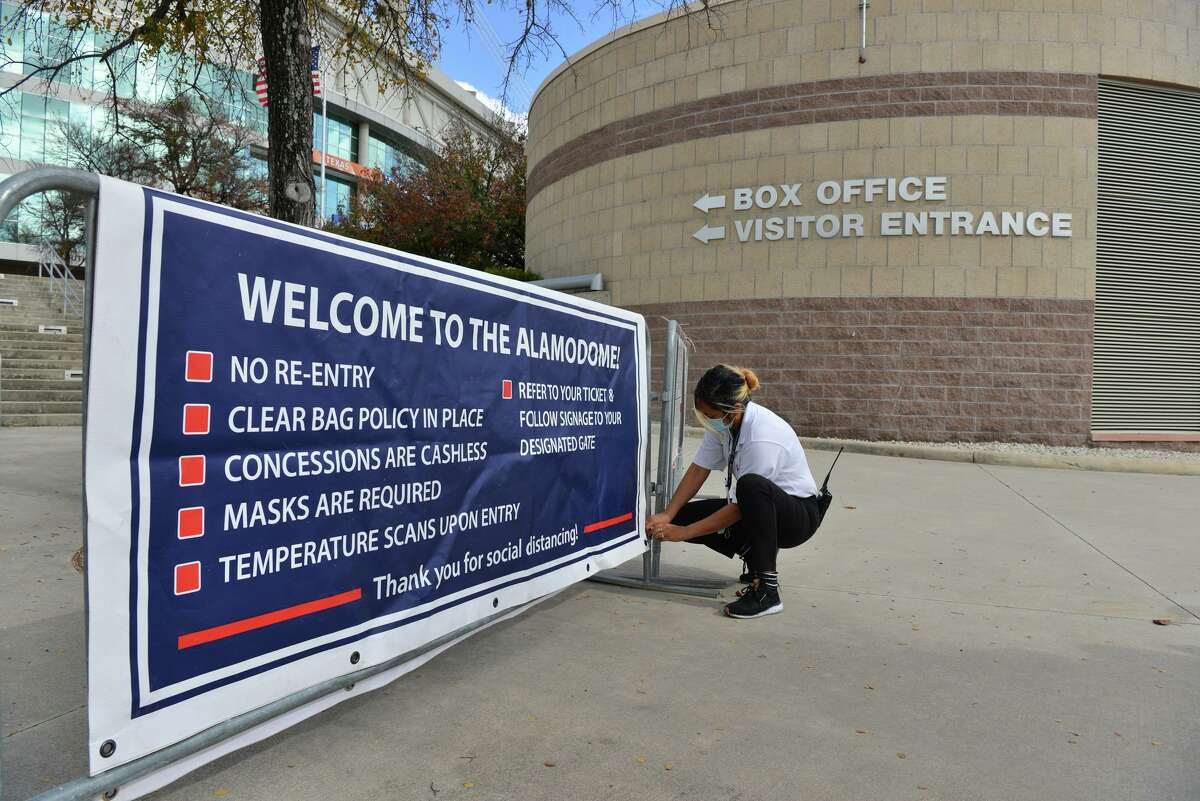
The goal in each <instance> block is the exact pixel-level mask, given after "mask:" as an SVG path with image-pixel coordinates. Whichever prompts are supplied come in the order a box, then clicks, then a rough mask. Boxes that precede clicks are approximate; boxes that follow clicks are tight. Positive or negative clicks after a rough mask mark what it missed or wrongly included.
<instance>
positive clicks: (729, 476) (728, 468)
mask: <svg viewBox="0 0 1200 801" xmlns="http://www.w3.org/2000/svg"><path fill="white" fill-rule="evenodd" d="M742 422H743V423H745V422H746V419H745V416H743V417H742ZM741 434H742V428H741V426H738V428H737V429H736V430H734V431H731V432H730V433H729V436H730V437H731V438H732V442H730V443H729V462H728V464H726V465H725V500H726V501H728V500H729V488H730V487H732V486H733V458H734V457H735V456H737V447H738V437H740V436H741Z"/></svg>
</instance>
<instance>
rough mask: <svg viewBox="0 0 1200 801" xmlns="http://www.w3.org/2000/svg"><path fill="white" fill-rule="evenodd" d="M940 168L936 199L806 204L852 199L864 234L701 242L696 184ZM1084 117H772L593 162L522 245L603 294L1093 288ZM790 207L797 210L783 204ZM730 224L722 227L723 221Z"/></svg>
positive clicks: (1050, 293) (645, 299)
mask: <svg viewBox="0 0 1200 801" xmlns="http://www.w3.org/2000/svg"><path fill="white" fill-rule="evenodd" d="M870 175H877V176H903V175H922V176H924V175H944V176H946V177H947V179H948V188H949V191H948V193H947V201H946V202H945V203H940V202H939V203H932V204H923V203H906V204H884V203H880V202H879V201H875V202H874V203H872V204H870V205H869V206H863V205H862V204H861V203H855V204H847V205H845V206H828V207H826V206H814V205H806V206H805V208H804V210H803V212H802V213H805V214H813V213H824V212H827V211H832V212H839V211H841V210H847V211H849V210H854V209H859V210H861V211H862V213H863V214H864V216H865V217H866V229H865V233H866V236H864V237H862V238H845V239H843V238H837V239H818V238H811V239H806V240H791V241H778V242H765V241H764V242H747V243H735V242H728V241H727V242H726V243H721V244H718V243H715V242H714V243H711V244H708V245H705V244H703V243H701V242H699V241H697V240H696V239H693V238H692V233H693V232H694V231H696V230H697V229H698V228H699V227H700V226H701V225H702V224H703V223H704V221H705V219H706V217H707V219H708V220H709V221H711V222H713V223H716V224H720V223H725V224H727V225H730V220H732V219H734V218H744V217H745V216H747V215H748V214H749V212H730V211H729V210H728V209H726V210H717V211H713V212H710V213H709V214H708V215H704V214H702V213H700V212H699V211H697V210H696V209H695V208H693V207H692V203H693V202H694V201H695V200H696V199H697V198H698V197H699V196H700V195H701V194H703V193H704V191H705V190H706V189H713V190H717V191H720V190H726V189H729V188H732V187H735V186H753V185H757V184H761V183H770V182H772V181H774V182H782V181H784V180H785V179H786V180H787V181H789V182H804V183H805V184H806V185H807V186H806V187H805V189H804V190H803V191H804V193H805V194H806V195H807V196H808V197H811V196H812V190H813V189H815V184H816V183H817V182H819V181H823V180H828V179H837V178H842V177H863V176H870ZM1095 187H1096V121H1095V120H1090V119H1067V118H1044V119H1043V118H1027V117H992V116H987V117H982V116H957V117H925V118H911V119H905V118H901V119H891V120H886V119H884V120H859V121H850V122H835V123H823V124H814V125H804V126H797V127H791V128H777V129H773V130H769V131H756V132H750V133H744V134H731V135H726V136H721V137H718V138H715V139H709V140H700V141H692V142H683V143H680V144H675V145H671V146H668V147H662V148H657V149H654V150H650V151H647V152H644V153H639V154H636V155H632V156H624V157H621V158H618V159H615V160H612V161H607V162H603V163H601V164H599V165H597V166H594V167H588V168H586V169H584V170H581V171H579V172H576V173H574V174H572V175H570V176H568V177H567V178H565V179H564V180H561V181H558V182H556V183H554V184H551V185H550V186H548V187H547V188H546V189H545V190H543V191H541V192H539V193H538V194H537V195H535V196H534V197H533V198H532V199H531V201H530V205H529V212H528V233H527V242H526V253H527V258H528V261H529V264H530V268H531V269H533V270H536V271H538V272H541V273H543V274H546V275H571V274H578V273H588V272H602V273H603V274H604V276H605V279H606V280H607V281H608V283H609V288H610V289H611V291H612V297H613V302H614V303H616V304H617V305H622V306H628V305H641V304H646V303H660V302H664V303H665V302H671V301H676V300H720V299H726V298H778V297H808V296H818V297H837V296H861V295H876V296H925V297H928V296H955V297H962V296H967V297H1048V298H1074V299H1086V298H1091V297H1093V294H1094V280H1095V279H1094V274H1095V271H1094V265H1095V241H1096V239H1095V207H1096V196H1095V195H1096V188H1095ZM926 207H927V208H938V209H950V208H953V209H962V210H968V211H976V212H978V211H983V210H994V211H1001V210H1027V211H1032V210H1038V209H1049V210H1056V211H1070V212H1072V213H1073V215H1074V226H1073V228H1074V236H1073V237H1071V238H1069V239H1067V238H1050V237H1044V238H1034V237H1030V236H1023V237H1015V236H1007V237H992V236H970V237H967V236H958V237H951V236H933V235H928V236H919V237H918V236H896V237H880V236H878V235H876V234H877V231H876V223H877V220H878V214H879V213H880V212H882V211H887V210H917V209H920V208H926ZM793 211H795V210H793ZM731 233H732V231H731Z"/></svg>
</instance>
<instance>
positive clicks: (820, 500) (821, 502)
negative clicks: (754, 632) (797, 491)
mask: <svg viewBox="0 0 1200 801" xmlns="http://www.w3.org/2000/svg"><path fill="white" fill-rule="evenodd" d="M844 450H846V449H845V448H838V452H837V456H835V457H833V464H831V465H829V472H828V473H826V474H825V480H824V481H822V482H821V491H820V492H818V493H817V509H818V510H819V511H820V516H819V517H818V518H817V525H818V526H819V525H821V521H822V520H824V519H825V511H826V510H827V509H828V508H829V504H831V503H833V493H832V492H830V491H829V477H830V476H832V475H833V468H834V467H836V466H837V462H838V459H840V458H842V451H844Z"/></svg>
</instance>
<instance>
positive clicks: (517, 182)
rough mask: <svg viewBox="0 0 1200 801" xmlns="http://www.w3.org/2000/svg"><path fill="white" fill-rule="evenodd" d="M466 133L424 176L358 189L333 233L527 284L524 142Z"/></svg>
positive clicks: (456, 133) (457, 129)
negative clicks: (496, 274) (522, 281)
mask: <svg viewBox="0 0 1200 801" xmlns="http://www.w3.org/2000/svg"><path fill="white" fill-rule="evenodd" d="M510 135H511V136H510V137H505V138H502V139H501V140H499V141H497V140H493V139H491V138H487V137H483V136H479V135H477V134H474V133H472V132H471V130H470V129H469V128H467V127H466V126H465V125H461V124H460V125H455V126H453V127H451V128H450V129H449V130H448V131H447V132H446V133H445V135H444V140H445V146H444V147H443V148H442V151H441V152H440V153H439V154H437V155H435V156H432V157H430V158H429V163H428V165H427V166H426V168H425V169H416V170H411V171H409V172H401V171H400V170H399V169H396V170H393V171H392V174H391V175H387V176H383V175H380V176H378V178H377V179H376V180H374V181H364V182H362V183H361V184H360V185H359V192H358V196H357V197H355V198H353V199H351V202H350V207H349V208H347V209H344V210H341V213H340V214H339V218H338V221H337V223H336V224H334V225H333V226H332V230H334V231H335V232H337V233H340V234H343V235H345V236H350V237H354V238H355V239H361V240H365V241H368V242H374V243H375V244H378V245H384V246H386V247H390V248H396V249H397V250H403V251H406V252H408V253H414V254H416V255H418V256H428V257H430V258H434V259H441V260H443V261H448V262H452V263H454V264H459V265H462V266H464V267H473V268H475V269H479V270H487V271H495V272H498V273H499V274H501V275H506V276H508V277H510V278H518V279H521V280H531V279H532V278H536V277H537V276H534V275H533V274H531V273H526V272H525V271H524V268H525V142H524V137H523V136H521V135H519V134H517V132H516V131H515V130H513V131H510Z"/></svg>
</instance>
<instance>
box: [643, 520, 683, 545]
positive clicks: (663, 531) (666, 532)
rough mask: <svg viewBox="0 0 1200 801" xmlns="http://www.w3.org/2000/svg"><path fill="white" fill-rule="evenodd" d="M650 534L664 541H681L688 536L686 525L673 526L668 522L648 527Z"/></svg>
mask: <svg viewBox="0 0 1200 801" xmlns="http://www.w3.org/2000/svg"><path fill="white" fill-rule="evenodd" d="M650 536H652V537H654V539H656V540H662V541H664V542H682V541H684V540H686V539H687V538H688V530H687V527H686V526H673V525H671V524H670V523H660V524H659V525H657V526H654V527H653V528H651V529H650Z"/></svg>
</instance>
